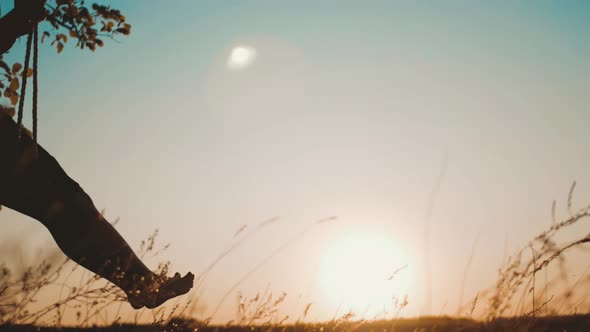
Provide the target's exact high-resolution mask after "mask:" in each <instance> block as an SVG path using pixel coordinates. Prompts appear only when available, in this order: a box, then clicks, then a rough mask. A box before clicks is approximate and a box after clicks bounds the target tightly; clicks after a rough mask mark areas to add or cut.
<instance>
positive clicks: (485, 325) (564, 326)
mask: <svg viewBox="0 0 590 332" xmlns="http://www.w3.org/2000/svg"><path fill="white" fill-rule="evenodd" d="M0 331H15V332H36V331H38V332H53V331H88V332H91V331H96V332H98V331H102V332H118V331H141V332H152V331H153V332H159V331H177V332H184V331H186V332H188V331H191V332H192V331H211V332H214V331H215V332H223V331H269V332H270V331H285V332H296V331H301V332H307V331H309V332H312V331H318V332H327V331H358V332H364V331H366V332H369V331H382V332H385V331H396V332H418V331H424V332H426V331H438V332H446V331H540V332H542V331H568V332H575V331H580V332H582V331H590V315H572V316H557V317H550V316H547V317H539V318H533V317H529V318H522V317H521V318H505V319H497V320H493V321H491V322H478V321H475V320H469V319H458V318H450V317H424V318H419V319H418V318H417V319H398V320H391V321H370V322H364V321H360V322H356V321H348V322H329V323H325V324H299V325H260V326H214V325H210V326H207V325H202V324H199V323H198V322H195V321H191V320H187V321H183V320H180V319H176V320H173V321H171V322H169V323H168V324H166V325H113V326H106V327H86V328H79V327H61V328H55V327H44V328H39V327H35V326H27V325H13V326H4V327H0Z"/></svg>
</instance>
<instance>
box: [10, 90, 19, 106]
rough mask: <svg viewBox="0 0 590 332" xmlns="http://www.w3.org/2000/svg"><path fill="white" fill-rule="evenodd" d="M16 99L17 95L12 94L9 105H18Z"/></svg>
mask: <svg viewBox="0 0 590 332" xmlns="http://www.w3.org/2000/svg"><path fill="white" fill-rule="evenodd" d="M18 97H19V96H18V94H16V93H15V94H13V95H12V96H10V104H11V105H12V106H14V105H16V104H18Z"/></svg>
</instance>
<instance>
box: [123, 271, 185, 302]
mask: <svg viewBox="0 0 590 332" xmlns="http://www.w3.org/2000/svg"><path fill="white" fill-rule="evenodd" d="M194 279H195V276H194V274H192V273H190V272H189V273H187V274H186V275H185V276H184V277H180V273H176V274H175V275H174V277H172V278H165V279H161V280H155V281H154V282H153V284H151V285H147V286H146V287H144V288H143V290H136V291H134V292H131V293H130V294H127V300H128V301H129V304H131V306H132V307H133V309H141V308H143V307H146V308H148V309H154V308H157V307H159V306H160V305H162V304H163V303H164V302H166V301H168V300H170V299H172V298H175V297H177V296H180V295H184V294H186V293H188V291H189V290H190V289H191V288H192V287H193V282H194Z"/></svg>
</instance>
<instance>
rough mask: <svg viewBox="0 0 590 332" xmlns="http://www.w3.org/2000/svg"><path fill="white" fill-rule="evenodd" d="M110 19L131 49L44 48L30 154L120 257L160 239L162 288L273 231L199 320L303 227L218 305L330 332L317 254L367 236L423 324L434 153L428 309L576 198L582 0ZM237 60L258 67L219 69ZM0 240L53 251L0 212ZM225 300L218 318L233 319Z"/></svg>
mask: <svg viewBox="0 0 590 332" xmlns="http://www.w3.org/2000/svg"><path fill="white" fill-rule="evenodd" d="M5 2H7V1H5V0H2V1H0V3H2V5H3V8H2V9H3V12H5V10H6V8H8V5H9V4H7V3H5ZM98 2H100V3H111V2H109V1H98ZM112 3H113V5H116V6H117V7H118V8H120V9H121V10H122V11H123V12H124V14H125V15H126V16H127V19H128V21H129V22H130V23H131V24H132V26H133V28H132V35H131V36H130V37H129V38H119V42H113V41H107V42H106V43H105V44H106V45H105V47H104V48H103V49H100V50H98V51H96V52H95V53H94V54H92V53H87V52H85V51H84V52H83V51H80V50H77V49H74V48H73V45H69V47H66V49H65V50H64V52H63V53H62V54H61V55H57V54H55V51H54V50H53V49H51V48H50V47H48V46H44V47H42V49H41V60H40V67H41V69H40V98H39V100H40V105H41V107H40V131H39V135H40V142H41V144H42V145H44V147H45V148H46V149H47V150H48V151H50V152H51V153H52V154H53V155H54V156H55V157H56V158H57V159H58V160H59V161H60V163H61V164H62V166H63V167H64V168H65V169H66V171H67V172H68V173H69V174H70V175H71V176H72V177H73V178H74V179H76V180H77V181H78V182H79V183H80V184H81V185H82V187H83V188H84V189H85V190H86V191H87V192H88V193H89V194H90V195H91V196H92V197H93V199H94V201H95V203H96V205H97V207H98V208H99V209H100V208H105V209H106V215H107V217H108V218H109V219H115V218H116V217H120V218H121V222H120V223H119V224H118V226H117V227H118V229H119V231H120V232H121V233H122V234H123V235H124V237H125V238H127V239H128V240H129V242H130V243H131V244H132V245H133V246H134V247H137V245H138V244H139V242H140V241H141V240H142V239H144V238H145V237H146V236H147V235H148V234H149V233H151V231H152V230H154V229H156V228H157V229H159V230H160V239H161V240H162V241H163V242H169V243H171V244H172V246H171V248H170V249H169V250H168V251H167V252H166V254H165V255H164V256H162V257H161V258H163V259H170V260H172V262H173V265H174V267H175V268H176V269H178V270H180V271H182V272H185V271H187V270H191V271H194V272H197V273H198V272H199V271H202V270H203V269H204V268H205V267H206V266H207V265H208V263H209V262H211V261H212V260H213V259H214V258H215V257H216V256H217V255H218V254H219V253H220V252H222V251H223V250H224V248H226V247H227V246H229V245H231V243H232V236H233V234H234V233H235V232H236V230H237V229H238V228H239V227H240V226H241V225H243V224H248V225H251V226H252V227H253V228H255V226H256V225H257V224H258V223H260V222H262V221H264V220H267V219H269V218H272V217H275V216H278V217H280V219H279V221H278V222H276V223H274V224H272V225H268V226H266V227H264V228H262V229H260V230H258V231H256V232H254V233H253V234H252V235H251V236H250V237H249V238H248V240H247V241H246V242H245V243H244V245H243V246H242V247H240V249H239V250H238V251H237V252H234V253H232V254H231V255H230V256H228V257H227V258H226V259H225V260H224V261H223V262H222V263H221V264H220V265H219V266H217V267H216V269H215V270H214V271H213V272H212V273H211V275H210V276H209V277H208V281H207V283H206V286H205V291H204V293H203V295H202V300H203V302H204V303H205V305H206V306H207V307H206V308H205V310H206V311H205V312H209V313H210V312H211V311H212V310H213V308H214V307H215V306H216V305H217V303H218V302H219V300H220V298H221V297H222V296H223V294H224V293H225V292H226V291H227V290H228V289H229V288H230V287H231V286H232V285H233V284H234V283H235V282H236V281H237V280H239V279H240V277H241V276H242V275H243V274H244V273H246V272H247V271H248V270H249V269H250V268H251V267H253V266H255V265H256V264H258V263H259V262H261V261H262V260H263V259H264V258H265V257H266V256H267V255H268V254H269V252H272V251H273V250H275V248H277V247H280V246H281V245H282V244H284V243H286V242H288V241H290V239H292V238H293V237H297V234H299V233H300V232H302V231H303V230H305V229H307V228H308V227H311V228H310V231H309V232H307V233H306V234H305V236H303V237H298V238H297V239H296V240H295V241H293V242H292V245H289V246H288V247H286V249H285V250H283V251H281V252H280V253H279V254H277V255H276V256H274V257H273V258H272V259H270V260H269V261H268V262H267V263H266V264H265V265H264V266H262V268H261V269H259V270H258V271H257V272H256V273H254V274H252V275H251V276H250V277H249V278H248V279H247V280H246V281H245V282H243V283H242V284H241V285H240V286H239V287H238V290H240V291H242V292H244V293H245V294H246V295H248V296H253V295H254V294H255V293H256V292H257V291H259V290H263V289H264V288H265V287H267V285H269V286H268V287H269V289H271V290H272V291H273V292H275V293H280V292H281V291H285V292H287V293H288V297H287V302H286V303H285V306H284V307H283V310H284V312H285V313H287V314H290V315H292V316H297V315H299V314H300V313H301V312H302V310H303V308H304V307H305V305H306V303H308V302H313V303H314V307H313V309H312V310H311V311H310V314H309V317H310V318H311V319H329V318H332V316H333V315H334V313H335V312H336V309H337V307H338V305H337V304H336V303H334V301H330V300H329V299H328V297H327V296H326V295H325V294H324V293H323V291H322V287H321V282H320V280H321V276H320V275H319V274H321V273H320V272H318V271H321V270H322V269H321V267H322V264H324V263H323V260H322V259H323V257H325V253H326V252H329V251H330V248H333V247H334V246H335V245H336V244H337V243H339V241H340V239H343V238H346V237H347V236H349V235H350V234H354V233H363V234H364V233H370V234H379V235H380V236H384V237H386V238H387V239H388V240H389V241H390V242H391V243H393V246H394V247H395V248H396V251H398V252H396V255H398V256H396V257H398V258H396V259H395V262H392V263H391V268H390V269H391V270H392V271H393V270H395V268H396V267H399V266H400V265H404V264H408V268H407V269H406V270H404V271H403V272H402V273H406V274H407V276H406V277H405V278H406V279H407V280H408V285H407V287H406V288H407V289H406V290H405V292H407V293H408V299H409V302H410V304H409V306H408V308H407V309H406V312H405V314H407V315H415V314H418V313H425V311H424V310H425V304H424V301H423V299H424V291H423V287H422V286H423V281H422V279H421V278H422V277H421V276H422V275H423V274H424V272H423V265H422V260H423V257H424V256H423V255H424V245H423V242H424V240H423V234H424V220H425V214H426V209H427V202H428V199H429V193H430V192H431V191H432V190H433V187H434V186H435V183H436V181H437V178H438V174H439V173H440V172H441V168H443V160H445V158H446V172H445V174H444V176H443V177H442V178H441V180H442V182H441V186H440V191H439V192H438V195H437V196H436V200H435V201H434V208H433V210H432V219H431V224H432V226H431V239H430V248H431V272H432V289H433V291H432V304H431V305H430V310H427V311H426V312H427V313H432V314H439V313H454V312H455V310H456V308H457V301H458V294H459V293H460V290H461V289H462V288H463V287H464V288H465V294H466V295H465V297H466V298H467V297H468V296H473V295H474V294H475V293H476V292H477V290H480V289H483V288H486V287H488V286H490V285H492V284H493V282H494V278H495V276H496V271H497V269H498V268H499V267H500V265H501V263H502V260H503V258H504V257H505V255H506V253H507V252H508V253H510V252H513V251H515V250H517V249H519V248H520V247H521V246H522V245H524V244H525V243H526V241H527V240H528V239H530V238H531V237H532V236H534V235H535V234H536V233H537V232H539V231H541V230H543V229H544V228H546V227H547V226H548V225H549V224H550V222H551V220H550V209H551V202H552V200H554V199H557V200H558V202H561V203H562V204H561V205H558V213H559V215H561V216H563V215H565V208H564V207H565V200H566V198H567V192H568V189H569V186H570V185H571V182H572V181H573V180H577V181H578V187H577V191H576V196H575V199H574V203H575V204H578V205H580V206H581V205H584V204H586V203H588V197H590V172H589V169H590V155H589V154H588V151H587V148H588V147H589V146H590V135H589V134H588V132H587V128H588V124H590V110H588V109H587V108H588V105H590V93H588V91H590V62H589V61H588V59H589V58H590V44H589V43H588V34H589V33H590V3H589V2H587V1H564V2H561V1H560V2H557V1H519V2H516V1H501V2H493V3H491V2H490V3H484V2H481V1H450V2H444V3H443V2H435V1H423V2H416V1H403V2H394V1H363V2H360V1H354V2H353V1H322V2H320V3H318V2H317V1H297V2H295V1H292V2H276V1H188V0H186V1H174V2H167V1H166V2H164V1H132V0H126V1H117V2H116V4H115V2H112ZM238 45H248V46H250V47H253V48H255V49H256V50H257V54H258V56H257V58H256V60H255V62H254V63H253V64H252V65H251V66H250V67H248V68H247V69H245V70H241V71H230V70H228V69H227V67H226V60H227V57H228V55H229V54H230V51H231V50H232V49H233V48H234V47H236V46H238ZM23 49H24V40H21V41H20V42H19V43H17V45H16V46H15V47H14V48H13V51H12V53H11V54H10V55H9V56H8V57H7V58H8V59H21V58H22V57H23V55H22V54H23ZM27 119H28V118H27ZM445 156H446V157H445ZM330 216H337V217H338V218H337V220H335V221H333V222H330V223H325V224H318V225H313V226H310V225H312V224H313V223H314V222H315V221H317V220H319V219H322V218H325V217H330ZM0 228H1V229H2V232H1V234H0V241H2V239H4V241H8V239H9V238H15V237H16V238H22V239H23V241H22V242H21V245H22V247H23V250H29V249H31V248H29V247H32V246H33V245H32V244H31V242H34V243H35V244H34V245H35V246H46V245H47V244H45V243H52V242H51V238H50V236H49V233H48V232H47V231H46V230H45V229H44V228H43V227H42V226H40V225H39V224H38V223H37V222H35V221H33V220H30V219H28V218H25V217H23V216H20V215H17V214H16V213H13V212H11V211H7V210H3V211H2V212H0ZM24 239H28V240H29V241H31V242H25V240H24ZM474 242H475V251H474V261H473V262H472V264H471V267H470V270H469V273H468V278H467V280H466V282H465V283H464V286H462V284H463V271H464V268H465V265H466V262H467V260H468V257H469V256H470V253H471V251H472V249H471V248H472V247H473V246H474ZM51 245H52V244H51ZM400 257H401V258H400ZM366 259H371V257H367V258H366ZM585 261H587V259H585ZM579 262H582V260H579ZM156 263H157V261H156V260H154V261H151V262H150V264H151V266H153V267H155V266H156ZM584 267H585V266H584ZM350 268H351V269H352V270H354V269H355V264H354V262H353V263H351V267H350ZM394 288H395V286H394ZM388 291H389V290H388ZM395 291H396V290H395V289H393V290H392V292H395ZM235 298H236V295H235V294H233V295H231V297H230V298H228V300H227V301H226V303H225V304H224V305H223V306H222V310H221V311H220V313H219V314H218V316H216V319H218V320H219V321H227V320H228V319H231V318H233V317H234V316H235V315H234V311H235ZM345 305H346V304H345ZM204 315H205V316H206V314H204Z"/></svg>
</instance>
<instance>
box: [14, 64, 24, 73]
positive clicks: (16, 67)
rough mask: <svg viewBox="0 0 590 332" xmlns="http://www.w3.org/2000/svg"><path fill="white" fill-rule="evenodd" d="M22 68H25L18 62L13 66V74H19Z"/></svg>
mask: <svg viewBox="0 0 590 332" xmlns="http://www.w3.org/2000/svg"><path fill="white" fill-rule="evenodd" d="M22 68H23V66H22V65H21V64H20V63H18V62H17V63H15V64H13V65H12V73H13V74H17V73H18V72H19V71H20V70H21V69H22Z"/></svg>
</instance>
